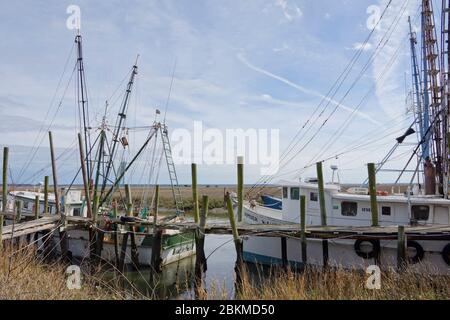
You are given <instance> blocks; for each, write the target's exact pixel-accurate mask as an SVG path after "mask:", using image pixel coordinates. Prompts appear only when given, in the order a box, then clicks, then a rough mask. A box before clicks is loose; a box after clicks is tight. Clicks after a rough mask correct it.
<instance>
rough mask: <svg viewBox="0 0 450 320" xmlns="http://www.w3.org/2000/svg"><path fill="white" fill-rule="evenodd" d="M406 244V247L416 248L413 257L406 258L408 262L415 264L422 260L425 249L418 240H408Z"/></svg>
mask: <svg viewBox="0 0 450 320" xmlns="http://www.w3.org/2000/svg"><path fill="white" fill-rule="evenodd" d="M406 245H407V247H408V248H414V249H416V254H415V255H414V257H410V258H408V261H409V263H410V264H417V263H419V262H420V261H422V260H423V257H424V256H425V251H424V250H423V248H422V246H421V245H420V244H419V243H418V242H416V241H408V242H407V244H406Z"/></svg>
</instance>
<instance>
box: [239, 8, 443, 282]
mask: <svg viewBox="0 0 450 320" xmlns="http://www.w3.org/2000/svg"><path fill="white" fill-rule="evenodd" d="M449 18H450V10H449V8H448V1H443V8H442V19H443V20H442V21H444V22H445V21H450V19H449ZM409 23H410V44H411V56H412V59H411V61H412V70H413V72H412V75H413V86H414V90H415V92H414V93H415V94H413V97H414V99H415V101H414V103H413V108H412V111H411V112H412V113H413V114H414V123H413V124H412V125H411V127H410V128H409V129H408V130H407V131H406V132H405V134H404V135H403V136H401V137H399V138H397V139H396V143H395V146H394V147H393V148H392V149H391V150H390V151H389V152H388V154H387V155H386V157H385V158H384V159H383V160H382V161H381V162H380V163H378V164H377V165H376V172H377V173H381V172H383V171H389V172H392V171H393V169H385V164H386V163H387V162H389V159H390V158H392V156H393V154H395V152H396V150H397V149H398V148H399V147H400V146H402V144H403V143H405V142H404V141H405V139H407V138H408V139H410V138H411V136H413V134H414V133H417V138H418V139H417V140H418V143H413V145H414V151H413V153H412V155H411V158H410V159H409V161H408V163H407V164H406V166H405V167H404V168H403V169H401V170H395V172H400V176H399V177H398V179H397V181H396V182H395V183H393V184H392V185H396V184H397V183H398V182H399V180H400V178H401V177H404V175H405V174H406V173H411V174H412V178H411V180H410V183H409V187H408V189H407V191H406V192H404V193H393V192H391V193H390V192H386V191H381V190H380V191H379V192H378V196H377V208H378V210H377V211H378V221H379V225H380V226H381V227H389V226H391V227H397V226H400V225H403V226H410V225H412V226H421V227H423V228H426V229H428V228H429V229H430V230H432V229H433V228H436V227H439V226H449V225H450V199H449V196H450V195H449V172H450V158H449V151H450V144H449V143H448V141H450V134H449V133H450V130H449V124H450V121H449V120H450V119H449V115H450V107H449V106H450V99H449V97H450V79H449V71H450V70H449V64H448V63H447V62H448V61H450V56H449V52H450V50H449V49H450V42H449V32H450V31H449V30H448V27H447V26H445V27H444V26H442V28H443V30H442V48H440V50H439V48H438V47H437V40H436V31H435V24H434V13H433V8H432V3H431V1H427V0H423V1H422V43H423V46H422V47H423V54H422V56H423V59H424V61H423V67H422V70H420V67H419V63H418V60H417V53H416V46H417V38H416V34H415V33H414V32H413V31H412V27H411V21H409ZM444 29H445V30H444ZM439 57H441V62H442V65H439V61H438V58H439ZM421 74H422V79H424V80H423V81H422V80H421V77H420V75H421ZM333 159H334V158H333ZM329 160H331V159H329ZM414 160H417V165H416V164H415V163H414ZM326 161H327V160H323V161H319V162H321V163H324V162H326ZM410 164H412V165H413V166H414V168H413V170H410V169H408V170H407V168H411V166H410ZM332 169H333V173H334V170H335V169H336V167H335V166H333V167H332ZM278 186H279V187H281V188H282V192H281V194H280V197H281V198H282V209H281V210H274V209H271V208H268V207H267V206H262V205H259V204H258V203H257V202H256V201H255V200H252V199H253V198H252V197H251V193H250V194H249V195H248V201H247V202H245V203H244V219H245V223H248V224H273V225H276V224H284V225H286V224H299V223H300V197H301V196H304V197H305V198H306V225H307V226H320V225H322V221H321V207H320V204H319V183H318V179H317V178H316V177H314V178H311V179H301V178H300V179H297V180H293V181H280V182H279V183H278ZM324 198H325V210H326V215H327V217H326V219H327V225H328V226H344V227H348V228H352V227H362V226H371V203H370V196H369V189H368V188H367V183H366V182H364V183H362V184H361V185H359V186H357V187H353V188H348V189H344V188H343V187H342V186H341V185H340V183H325V184H324ZM284 241H286V242H284ZM285 245H286V246H287V255H288V257H287V259H288V261H289V263H290V264H292V265H295V266H302V258H301V241H300V239H290V238H288V239H287V240H286V239H284V240H283V239H280V238H279V237H273V238H260V237H251V236H249V237H248V238H246V239H244V260H245V261H247V262H250V263H260V264H267V265H276V264H281V263H282V246H283V247H284V246H285ZM328 245H329V251H328V252H329V253H328V254H329V260H328V263H329V265H330V266H334V267H338V266H339V267H344V268H361V269H364V268H366V267H367V266H369V265H373V264H376V263H375V258H376V257H379V259H380V260H378V262H379V263H378V265H380V267H382V268H386V269H389V268H396V265H397V260H396V259H397V258H396V257H397V251H396V250H397V249H396V248H397V243H396V240H395V241H387V240H386V241H385V240H381V241H379V242H377V241H374V240H357V241H355V240H349V239H333V240H329V244H328ZM307 255H308V264H314V265H319V266H320V265H323V264H324V262H323V259H324V258H323V251H322V240H313V239H308V240H307ZM407 256H408V257H407V259H408V261H409V267H410V268H411V269H412V270H414V271H417V272H425V271H426V272H430V273H432V274H444V275H449V274H450V242H449V241H448V240H436V239H433V240H426V241H425V240H424V241H422V240H421V241H408V242H407Z"/></svg>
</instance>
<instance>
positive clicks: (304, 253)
mask: <svg viewBox="0 0 450 320" xmlns="http://www.w3.org/2000/svg"><path fill="white" fill-rule="evenodd" d="M300 231H301V243H302V263H303V265H306V263H307V262H308V259H307V257H308V255H307V241H306V196H300Z"/></svg>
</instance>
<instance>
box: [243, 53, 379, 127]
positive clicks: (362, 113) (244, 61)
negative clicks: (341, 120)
mask: <svg viewBox="0 0 450 320" xmlns="http://www.w3.org/2000/svg"><path fill="white" fill-rule="evenodd" d="M237 57H238V59H239V60H240V61H241V62H242V63H243V64H245V65H246V66H247V67H248V68H250V69H252V70H253V71H256V72H259V73H261V74H264V75H266V76H268V77H270V78H272V79H275V80H278V81H280V82H283V83H285V84H287V85H288V86H290V87H292V88H294V89H296V90H298V91H300V92H303V93H306V94H309V95H314V96H316V97H319V98H321V99H325V100H326V101H328V102H330V103H332V104H334V105H336V106H338V107H339V108H341V109H343V110H345V111H347V112H350V113H352V112H355V110H354V109H353V108H350V107H348V106H345V105H343V104H341V103H339V102H338V101H336V100H333V99H331V98H328V97H326V96H324V95H323V94H321V93H319V92H316V91H314V90H310V89H307V88H305V87H302V86H300V85H298V84H296V83H294V82H292V81H290V80H288V79H286V78H283V77H281V76H278V75H276V74H273V73H271V72H269V71H267V70H264V69H262V68H259V67H256V66H254V65H253V64H251V63H250V62H248V60H247V59H245V57H244V55H243V54H242V53H239V54H238V55H237ZM355 114H356V115H358V116H360V117H361V118H364V119H366V120H369V121H370V122H371V123H373V124H375V125H381V123H380V122H378V121H376V120H375V119H373V118H372V117H371V116H369V115H367V114H365V113H364V112H361V111H356V112H355Z"/></svg>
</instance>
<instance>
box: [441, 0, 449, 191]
mask: <svg viewBox="0 0 450 320" xmlns="http://www.w3.org/2000/svg"><path fill="white" fill-rule="evenodd" d="M449 32H450V0H442V14H441V84H442V117H443V121H442V137H443V139H442V150H443V157H442V160H443V161H442V162H443V168H442V171H443V183H444V184H443V191H444V198H448V179H449V171H450V168H449V165H450V164H449V151H450V150H449V148H450V147H449V143H450V137H449V122H448V118H449V112H450V108H449V101H450V84H449V72H450V54H449V50H450V42H449V41H450V33H449Z"/></svg>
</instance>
